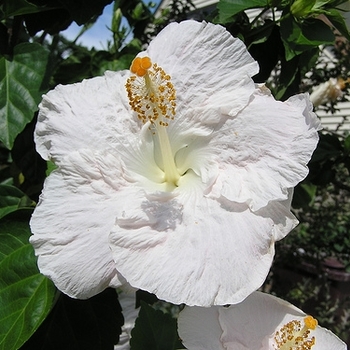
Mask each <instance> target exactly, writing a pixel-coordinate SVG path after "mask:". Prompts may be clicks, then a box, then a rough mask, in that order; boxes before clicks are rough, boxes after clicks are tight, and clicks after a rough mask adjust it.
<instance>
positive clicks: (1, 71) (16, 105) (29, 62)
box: [0, 43, 49, 149]
mask: <svg viewBox="0 0 350 350" xmlns="http://www.w3.org/2000/svg"><path fill="white" fill-rule="evenodd" d="M48 55H49V53H48V51H47V50H45V49H44V48H43V47H42V46H41V45H39V44H36V43H33V44H30V43H23V44H19V45H17V46H16V47H15V49H14V55H13V59H12V60H11V61H10V60H7V59H6V58H5V57H1V58H0V91H1V94H0V141H2V142H3V143H4V145H5V146H6V147H7V148H9V149H10V148H12V146H13V142H14V140H15V138H16V136H17V135H18V134H19V133H20V132H21V131H22V130H23V129H24V127H25V125H26V124H27V123H28V122H30V121H31V120H32V119H33V116H34V112H35V111H37V109H38V103H39V101H40V99H41V93H42V91H41V84H42V82H43V79H44V76H45V71H46V65H47V61H48Z"/></svg>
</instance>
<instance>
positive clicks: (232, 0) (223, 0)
mask: <svg viewBox="0 0 350 350" xmlns="http://www.w3.org/2000/svg"><path fill="white" fill-rule="evenodd" d="M267 3H268V1H267V0H220V1H219V3H218V5H217V8H218V10H219V21H220V23H226V21H227V20H228V19H230V18H231V17H232V16H234V15H236V14H237V13H239V12H241V11H244V10H247V9H250V8H259V7H265V6H267Z"/></svg>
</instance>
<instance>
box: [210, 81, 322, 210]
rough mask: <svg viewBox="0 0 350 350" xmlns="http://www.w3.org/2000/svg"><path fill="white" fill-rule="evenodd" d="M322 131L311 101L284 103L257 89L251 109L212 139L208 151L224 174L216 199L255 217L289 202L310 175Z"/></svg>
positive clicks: (297, 98)
mask: <svg viewBox="0 0 350 350" xmlns="http://www.w3.org/2000/svg"><path fill="white" fill-rule="evenodd" d="M319 129H320V122H319V120H318V119H317V117H316V115H315V114H314V113H313V112H312V105H311V103H310V101H309V99H308V97H307V95H297V96H294V97H292V98H290V99H289V100H288V101H286V102H284V103H282V102H279V101H275V100H274V98H273V97H272V96H271V94H270V93H269V91H268V90H267V89H266V88H261V87H260V88H258V89H257V91H256V93H255V94H254V97H253V98H252V100H251V102H250V103H249V104H248V106H247V107H246V108H245V109H244V110H242V111H241V112H240V113H239V114H238V115H237V117H236V118H233V119H230V120H227V122H226V123H225V124H224V125H223V126H222V127H221V128H220V129H219V130H218V131H217V132H216V133H215V134H214V135H213V138H212V141H211V143H210V145H209V147H208V148H209V149H210V152H214V153H215V154H216V156H217V159H218V160H217V161H218V163H219V164H220V168H221V171H220V175H219V177H218V179H217V182H216V185H215V188H214V189H213V193H214V192H215V193H216V195H217V196H220V195H222V196H224V197H226V198H227V199H229V200H231V201H235V202H239V203H243V202H245V203H248V204H249V206H250V208H251V209H252V210H254V211H255V210H258V209H260V208H262V207H264V206H266V205H267V203H268V202H269V201H271V200H284V199H286V198H287V196H288V189H289V188H292V187H294V186H295V185H297V184H298V183H299V182H300V181H302V180H303V179H304V178H305V177H306V175H307V173H308V168H307V163H308V162H309V160H310V158H311V155H312V152H313V150H314V149H315V148H316V145H317V142H318V134H317V130H319ZM211 147H212V149H211Z"/></svg>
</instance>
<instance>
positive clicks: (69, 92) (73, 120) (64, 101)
mask: <svg viewBox="0 0 350 350" xmlns="http://www.w3.org/2000/svg"><path fill="white" fill-rule="evenodd" d="M128 74H129V73H128V72H125V71H124V72H115V73H113V72H107V73H106V74H105V75H104V76H103V77H96V78H92V79H88V80H84V81H83V82H81V83H77V84H71V85H64V86H63V85H59V86H57V87H56V88H55V89H54V90H52V91H50V92H48V93H47V94H46V95H44V96H43V100H42V102H41V104H40V106H39V107H40V111H39V115H38V123H37V126H36V130H35V142H36V148H37V151H38V152H39V153H40V155H41V156H42V157H43V158H44V159H46V160H48V159H52V160H53V161H54V162H56V163H57V164H59V162H60V161H61V159H62V158H63V157H64V156H65V155H67V154H69V153H70V152H74V151H76V150H79V149H83V148H89V149H91V150H102V149H114V150H118V146H119V145H121V144H123V141H124V139H125V138H127V139H128V141H131V140H130V138H132V137H133V136H134V135H135V140H137V135H138V133H139V130H140V125H139V122H138V121H137V120H136V119H134V118H133V117H132V115H131V113H130V110H129V106H128V99H127V96H126V91H125V86H124V85H125V80H126V77H127V75H128ZM126 135H127V136H126Z"/></svg>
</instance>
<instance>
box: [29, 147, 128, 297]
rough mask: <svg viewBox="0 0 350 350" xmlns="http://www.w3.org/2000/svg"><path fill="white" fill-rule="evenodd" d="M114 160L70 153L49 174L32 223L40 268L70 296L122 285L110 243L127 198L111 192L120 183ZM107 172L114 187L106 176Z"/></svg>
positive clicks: (85, 153) (91, 293)
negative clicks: (112, 164)
mask: <svg viewBox="0 0 350 350" xmlns="http://www.w3.org/2000/svg"><path fill="white" fill-rule="evenodd" d="M101 159H103V165H104V166H100V164H101ZM115 162H117V160H116V159H115V158H113V157H110V156H108V154H103V155H100V157H99V158H98V157H96V156H95V155H94V154H93V153H92V152H91V151H88V150H85V151H84V152H74V153H71V154H70V155H69V157H67V158H66V159H65V160H64V162H62V163H64V168H63V169H58V170H55V171H54V172H53V173H51V174H50V176H49V177H48V178H47V179H46V181H45V186H44V190H43V193H42V195H41V198H40V201H39V204H38V205H37V207H36V209H35V211H34V214H33V216H32V219H31V222H30V224H31V229H32V232H33V235H32V236H31V238H30V242H31V243H32V244H33V246H34V249H35V253H36V255H38V266H39V269H40V271H41V272H42V273H43V274H44V275H46V276H48V277H49V278H50V279H52V280H53V281H54V283H55V284H56V286H57V287H58V288H59V289H60V290H61V291H63V292H64V293H66V294H68V295H69V296H71V297H77V298H82V299H84V298H88V297H91V296H93V295H95V294H97V293H99V292H100V291H102V290H104V289H105V288H107V287H108V286H113V287H116V286H119V285H120V284H121V281H120V276H119V275H118V273H117V270H116V267H115V264H114V261H113V259H112V255H111V252H110V249H109V246H108V235H109V232H110V230H111V228H112V226H113V224H114V220H115V216H116V215H117V212H118V209H117V208H118V206H119V202H120V201H122V198H123V192H122V191H120V194H119V196H118V197H116V196H113V192H114V191H113V190H114V189H116V188H118V187H121V183H120V180H119V183H118V179H120V176H118V174H117V173H114V174H108V171H110V170H109V169H110V165H111V164H110V163H115ZM82 169H83V171H82ZM109 176H110V177H111V178H112V179H114V183H113V186H114V189H113V188H112V187H111V185H110V184H108V182H109V181H106V178H108V177H109Z"/></svg>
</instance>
